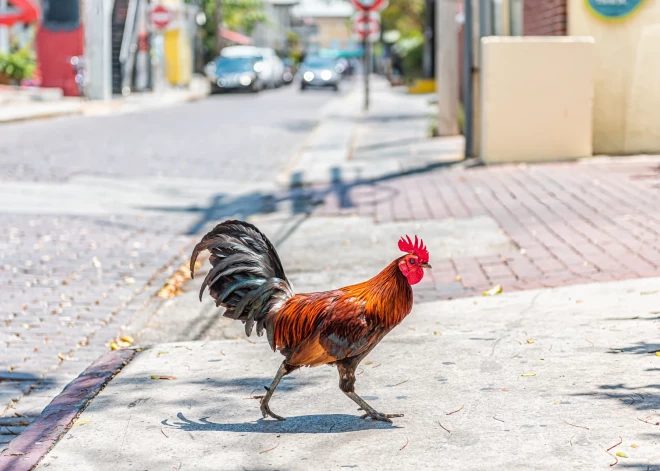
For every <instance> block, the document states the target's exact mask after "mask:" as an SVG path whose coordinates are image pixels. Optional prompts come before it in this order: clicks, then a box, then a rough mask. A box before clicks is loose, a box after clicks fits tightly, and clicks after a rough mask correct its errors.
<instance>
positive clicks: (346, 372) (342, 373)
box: [337, 361, 403, 423]
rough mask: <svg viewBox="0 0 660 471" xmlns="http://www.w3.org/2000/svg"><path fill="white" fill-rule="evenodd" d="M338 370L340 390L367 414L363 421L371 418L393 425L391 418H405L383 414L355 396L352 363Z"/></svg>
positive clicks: (339, 364) (353, 367) (340, 365)
mask: <svg viewBox="0 0 660 471" xmlns="http://www.w3.org/2000/svg"><path fill="white" fill-rule="evenodd" d="M358 363H359V361H358ZM337 369H338V370H339V389H341V390H342V391H343V392H344V394H346V395H347V396H348V397H350V398H351V399H352V400H353V401H354V402H355V403H356V404H357V405H358V406H360V408H361V409H362V410H363V411H364V412H366V414H364V415H363V416H362V417H360V418H361V419H366V418H367V417H371V418H372V419H373V420H380V421H382V422H389V423H392V420H390V419H391V418H393V417H403V414H382V413H380V412H378V411H377V410H376V409H374V408H373V407H371V406H370V405H369V404H367V402H366V401H365V400H364V399H362V398H361V397H360V396H358V395H357V394H355V365H353V364H352V363H349V364H347V365H345V364H342V363H338V364H337Z"/></svg>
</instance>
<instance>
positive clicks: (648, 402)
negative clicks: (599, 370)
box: [573, 383, 660, 420]
mask: <svg viewBox="0 0 660 471" xmlns="http://www.w3.org/2000/svg"><path fill="white" fill-rule="evenodd" d="M649 390H653V392H649ZM640 391H641V392H640ZM573 395H574V396H578V397H593V398H597V399H614V400H616V401H619V402H620V403H621V404H624V405H626V406H630V407H633V408H635V409H636V410H637V411H640V415H638V417H637V418H638V419H639V420H643V419H644V418H645V417H647V416H648V412H647V411H649V412H650V411H655V410H658V409H660V383H659V384H648V385H646V386H628V385H626V384H624V383H615V384H601V385H600V386H598V387H597V390H596V391H593V392H584V393H576V394H573ZM645 413H646V415H645ZM658 420H660V416H658Z"/></svg>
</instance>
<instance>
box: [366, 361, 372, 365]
mask: <svg viewBox="0 0 660 471" xmlns="http://www.w3.org/2000/svg"><path fill="white" fill-rule="evenodd" d="M373 363H374V362H373V361H365V362H364V364H365V365H373Z"/></svg>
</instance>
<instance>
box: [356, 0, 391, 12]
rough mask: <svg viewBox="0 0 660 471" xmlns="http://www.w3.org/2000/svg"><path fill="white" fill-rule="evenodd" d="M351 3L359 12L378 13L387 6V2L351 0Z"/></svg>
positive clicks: (381, 0) (383, 0)
mask: <svg viewBox="0 0 660 471" xmlns="http://www.w3.org/2000/svg"><path fill="white" fill-rule="evenodd" d="M351 3H352V4H353V6H354V7H355V8H357V9H358V10H361V11H378V10H382V9H383V8H385V7H386V6H387V0H351Z"/></svg>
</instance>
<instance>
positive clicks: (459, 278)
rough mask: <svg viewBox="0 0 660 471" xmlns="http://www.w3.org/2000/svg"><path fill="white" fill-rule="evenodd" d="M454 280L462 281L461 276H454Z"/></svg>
mask: <svg viewBox="0 0 660 471" xmlns="http://www.w3.org/2000/svg"><path fill="white" fill-rule="evenodd" d="M455 279H456V281H461V280H462V279H463V277H462V276H461V275H456V278H455Z"/></svg>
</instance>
